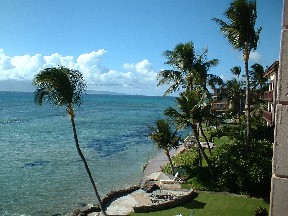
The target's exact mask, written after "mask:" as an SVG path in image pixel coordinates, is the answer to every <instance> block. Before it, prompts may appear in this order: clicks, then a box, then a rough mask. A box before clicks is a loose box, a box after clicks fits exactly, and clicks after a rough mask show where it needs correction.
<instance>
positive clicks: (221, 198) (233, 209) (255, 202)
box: [130, 192, 269, 216]
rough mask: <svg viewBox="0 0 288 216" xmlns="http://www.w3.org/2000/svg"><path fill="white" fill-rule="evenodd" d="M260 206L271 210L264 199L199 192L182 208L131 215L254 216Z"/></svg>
mask: <svg viewBox="0 0 288 216" xmlns="http://www.w3.org/2000/svg"><path fill="white" fill-rule="evenodd" d="M258 206H263V207H265V208H266V209H267V210H269V204H268V203H266V202H264V201H263V200H262V199H253V198H247V197H244V196H238V195H231V194H219V193H210V192H197V194H196V196H195V198H194V199H193V200H191V201H188V202H187V203H185V204H183V205H182V206H180V207H176V208H172V209H168V210H163V211H157V212H150V213H131V214H130V215H131V216H137V215H151V216H157V215H167V216H174V215H179V214H182V215H183V216H190V215H193V216H206V215H207V216H208V215H209V216H211V215H213V216H232V215H233V216H249V215H251V216H253V215H254V210H255V209H256V208H257V207H258ZM192 212H193V214H191V213H192Z"/></svg>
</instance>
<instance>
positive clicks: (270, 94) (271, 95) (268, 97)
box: [264, 91, 273, 102]
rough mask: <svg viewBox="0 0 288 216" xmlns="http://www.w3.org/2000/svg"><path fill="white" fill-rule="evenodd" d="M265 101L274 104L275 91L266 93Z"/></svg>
mask: <svg viewBox="0 0 288 216" xmlns="http://www.w3.org/2000/svg"><path fill="white" fill-rule="evenodd" d="M264 100H266V101H269V102H272V101H273V91H266V92H264Z"/></svg>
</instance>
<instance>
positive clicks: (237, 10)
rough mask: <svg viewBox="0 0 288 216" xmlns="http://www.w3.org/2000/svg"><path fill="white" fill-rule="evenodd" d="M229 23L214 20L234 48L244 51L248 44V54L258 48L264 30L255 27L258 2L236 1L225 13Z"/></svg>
mask: <svg viewBox="0 0 288 216" xmlns="http://www.w3.org/2000/svg"><path fill="white" fill-rule="evenodd" d="M224 15H225V17H226V18H227V19H228V22H224V21H223V20H221V19H217V18H214V19H213V20H214V21H215V22H216V23H217V24H218V25H219V26H220V30H221V32H222V33H223V34H224V36H225V37H226V38H227V40H228V42H229V43H230V44H231V46H232V47H234V48H235V49H237V50H239V51H243V50H244V47H245V46H246V43H247V45H248V52H249V53H250V51H251V50H255V49H256V48H257V44H258V40H259V34H260V31H261V30H262V28H261V27H260V28H257V30H256V31H255V29H254V26H255V24H256V19H257V11H256V1H248V0H235V1H233V2H232V3H231V5H230V7H229V8H228V9H227V10H226V11H225V13H224Z"/></svg>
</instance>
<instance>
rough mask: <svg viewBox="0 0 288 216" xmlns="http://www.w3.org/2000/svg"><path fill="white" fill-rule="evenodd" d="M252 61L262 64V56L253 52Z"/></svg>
mask: <svg viewBox="0 0 288 216" xmlns="http://www.w3.org/2000/svg"><path fill="white" fill-rule="evenodd" d="M250 60H251V61H252V62H254V63H260V62H261V55H260V53H259V52H257V51H251V52H250Z"/></svg>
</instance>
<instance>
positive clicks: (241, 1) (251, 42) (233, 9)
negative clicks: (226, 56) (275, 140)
mask: <svg viewBox="0 0 288 216" xmlns="http://www.w3.org/2000/svg"><path fill="white" fill-rule="evenodd" d="M224 16H225V17H226V18H227V19H228V22H225V21H223V20H221V19H218V18H214V19H213V20H214V21H215V22H216V23H217V24H218V25H219V26H220V30H221V32H222V33H223V35H224V37H225V38H227V40H228V43H229V44H230V45H231V46H232V47H233V48H234V49H236V50H238V51H241V52H242V53H243V59H244V64H245V77H246V100H245V113H246V124H247V130H246V147H247V149H248V148H249V144H250V140H251V114H250V112H251V110H250V103H251V100H250V79H249V77H250V76H249V57H250V53H251V51H252V50H256V49H257V45H258V41H259V35H260V32H261V29H262V28H261V27H260V28H257V29H256V30H255V24H256V20H257V10H256V1H255V0H254V1H250V0H234V1H233V2H232V3H231V4H230V6H229V8H228V9H227V10H226V11H225V13H224Z"/></svg>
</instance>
